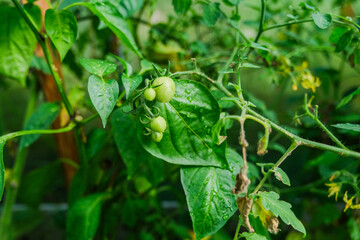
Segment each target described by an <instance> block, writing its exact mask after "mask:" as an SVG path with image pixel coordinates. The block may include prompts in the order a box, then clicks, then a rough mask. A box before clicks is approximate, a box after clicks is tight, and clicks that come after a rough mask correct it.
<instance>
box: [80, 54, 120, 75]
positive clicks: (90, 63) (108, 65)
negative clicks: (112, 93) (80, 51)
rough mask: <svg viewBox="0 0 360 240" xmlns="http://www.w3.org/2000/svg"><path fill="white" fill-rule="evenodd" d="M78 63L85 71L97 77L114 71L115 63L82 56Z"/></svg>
mask: <svg viewBox="0 0 360 240" xmlns="http://www.w3.org/2000/svg"><path fill="white" fill-rule="evenodd" d="M80 64H81V66H83V67H84V68H85V69H86V71H88V72H90V73H91V74H95V75H97V76H99V77H104V76H106V75H109V74H111V73H113V72H115V71H116V65H115V64H114V63H112V62H109V61H105V60H98V59H89V58H82V59H81V60H80Z"/></svg>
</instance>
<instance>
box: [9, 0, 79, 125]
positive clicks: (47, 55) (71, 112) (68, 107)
mask: <svg viewBox="0 0 360 240" xmlns="http://www.w3.org/2000/svg"><path fill="white" fill-rule="evenodd" d="M12 2H13V3H14V4H15V6H16V8H17V9H18V11H19V12H20V14H21V16H22V17H23V18H24V20H25V22H26V23H27V25H28V26H29V27H30V29H31V31H32V32H33V33H34V35H35V37H36V39H37V41H38V42H39V44H40V46H41V48H42V50H43V52H44V56H45V59H46V63H47V65H48V67H49V69H50V73H51V75H52V77H53V78H54V81H55V84H56V87H57V89H58V91H59V94H60V96H61V99H62V100H63V102H64V105H65V108H66V110H67V112H68V113H69V115H70V118H72V117H74V114H75V112H74V109H73V108H72V107H71V105H70V102H69V99H68V97H67V96H66V93H65V90H64V88H63V86H62V83H61V79H60V76H59V74H58V73H57V72H56V71H55V69H54V66H53V60H52V57H51V54H50V53H49V50H48V48H47V46H46V43H45V41H44V40H43V39H42V37H41V35H40V33H39V32H38V30H37V29H36V27H35V26H34V24H33V23H32V22H31V20H30V19H29V17H28V16H27V15H26V13H25V11H24V9H23V8H22V6H21V5H20V3H19V2H18V1H17V0H12Z"/></svg>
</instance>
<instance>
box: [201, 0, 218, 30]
mask: <svg viewBox="0 0 360 240" xmlns="http://www.w3.org/2000/svg"><path fill="white" fill-rule="evenodd" d="M220 15H221V10H220V4H219V3H217V2H215V3H209V4H206V5H204V7H203V20H204V23H205V24H206V25H208V26H210V27H211V26H214V25H215V23H216V22H217V20H218V19H219V17H220Z"/></svg>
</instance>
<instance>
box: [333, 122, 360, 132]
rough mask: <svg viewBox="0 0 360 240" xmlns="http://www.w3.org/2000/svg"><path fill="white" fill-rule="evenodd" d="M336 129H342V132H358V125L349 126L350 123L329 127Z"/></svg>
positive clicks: (359, 125) (359, 130)
mask: <svg viewBox="0 0 360 240" xmlns="http://www.w3.org/2000/svg"><path fill="white" fill-rule="evenodd" d="M331 126H333V127H336V128H340V129H344V130H351V131H355V132H360V124H351V123H338V124H335V125H331Z"/></svg>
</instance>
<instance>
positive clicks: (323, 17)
mask: <svg viewBox="0 0 360 240" xmlns="http://www.w3.org/2000/svg"><path fill="white" fill-rule="evenodd" d="M311 18H312V19H313V21H314V23H315V24H316V26H318V27H319V28H321V29H326V28H328V27H329V26H330V25H331V22H332V18H331V15H330V14H321V13H318V12H317V13H313V14H312V15H311Z"/></svg>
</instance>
